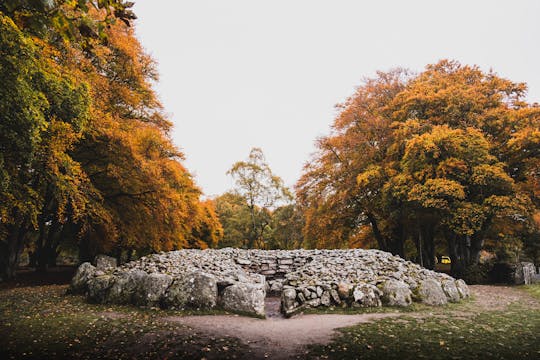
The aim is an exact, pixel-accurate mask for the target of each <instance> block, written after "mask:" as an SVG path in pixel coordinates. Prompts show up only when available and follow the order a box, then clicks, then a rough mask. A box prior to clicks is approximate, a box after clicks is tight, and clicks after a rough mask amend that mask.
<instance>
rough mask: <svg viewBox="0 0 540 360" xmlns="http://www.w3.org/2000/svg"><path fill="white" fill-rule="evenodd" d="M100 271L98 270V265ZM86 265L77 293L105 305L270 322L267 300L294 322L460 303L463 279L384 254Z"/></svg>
mask: <svg viewBox="0 0 540 360" xmlns="http://www.w3.org/2000/svg"><path fill="white" fill-rule="evenodd" d="M94 265H95V266H94ZM94 265H92V264H90V263H84V264H82V265H81V266H80V267H79V268H78V269H77V272H76V274H75V276H74V277H73V279H72V283H71V286H70V291H71V292H72V293H82V294H85V295H86V297H87V299H88V301H90V302H97V303H113V304H135V305H139V306H154V307H156V306H159V307H163V308H173V309H186V308H192V309H213V308H221V309H224V310H227V311H231V312H235V313H239V314H246V315H254V316H259V317H264V316H265V309H264V307H265V301H264V299H265V297H266V294H274V295H280V296H281V311H282V312H283V314H284V315H285V316H291V315H293V314H295V313H297V312H299V311H302V310H303V309H305V308H316V307H321V306H322V307H331V306H341V307H378V306H382V305H386V306H409V305H410V304H411V303H412V302H413V301H416V302H421V303H424V304H428V305H444V304H446V303H447V302H458V301H460V300H461V299H463V298H467V297H468V296H469V289H468V287H467V285H466V284H465V282H464V281H463V280H455V279H454V278H452V277H451V276H449V275H446V274H443V273H437V272H434V271H431V270H427V269H425V268H422V267H421V266H419V265H417V264H414V263H412V262H410V261H405V260H403V259H402V258H400V257H398V256H394V255H392V254H390V253H387V252H383V251H379V250H363V249H352V250H242V249H232V248H226V249H220V250H210V249H208V250H179V251H171V252H166V253H159V254H152V255H149V256H145V257H143V258H140V259H139V260H136V261H132V262H129V263H127V264H124V265H122V266H120V267H117V266H116V261H115V259H113V258H108V257H106V256H99V257H97V258H96V260H95V264H94Z"/></svg>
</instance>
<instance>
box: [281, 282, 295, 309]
mask: <svg viewBox="0 0 540 360" xmlns="http://www.w3.org/2000/svg"><path fill="white" fill-rule="evenodd" d="M295 303H296V290H294V289H293V288H285V289H283V292H282V293H281V311H282V312H283V313H284V314H285V315H290V314H291V313H292V312H293V311H294V309H295V307H296V306H295Z"/></svg>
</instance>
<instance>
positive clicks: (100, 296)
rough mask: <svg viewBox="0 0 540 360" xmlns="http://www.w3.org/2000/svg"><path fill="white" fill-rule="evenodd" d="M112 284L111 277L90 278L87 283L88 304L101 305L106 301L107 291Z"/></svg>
mask: <svg viewBox="0 0 540 360" xmlns="http://www.w3.org/2000/svg"><path fill="white" fill-rule="evenodd" d="M111 284H112V276H111V275H102V276H96V277H94V278H91V279H90V280H89V281H88V291H87V292H86V299H87V300H88V301H89V302H95V303H98V304H102V303H104V302H105V300H106V299H107V294H108V290H109V288H110V286H111Z"/></svg>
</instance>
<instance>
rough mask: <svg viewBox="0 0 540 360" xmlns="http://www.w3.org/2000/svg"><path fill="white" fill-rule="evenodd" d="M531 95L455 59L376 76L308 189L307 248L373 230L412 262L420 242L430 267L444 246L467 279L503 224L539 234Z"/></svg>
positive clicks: (342, 117) (323, 147)
mask: <svg viewBox="0 0 540 360" xmlns="http://www.w3.org/2000/svg"><path fill="white" fill-rule="evenodd" d="M525 90H526V87H525V85H524V84H516V83H513V82H511V81H509V80H505V79H502V78H500V77H498V76H496V75H495V74H494V73H484V72H482V71H481V70H479V69H478V68H477V67H469V66H462V65H460V64H459V63H457V62H452V61H446V60H443V61H441V62H439V63H438V64H435V65H429V66H427V68H426V70H425V71H424V72H422V73H420V74H418V75H411V74H409V73H407V72H406V71H403V70H395V71H391V72H389V73H378V77H377V78H375V79H368V80H366V82H365V84H364V85H363V86H361V87H359V88H358V90H357V92H356V94H355V95H354V96H352V97H351V98H350V99H348V100H347V101H346V102H345V103H344V104H343V105H341V106H340V108H341V113H340V114H339V116H338V117H337V118H336V120H335V122H334V125H333V129H332V133H331V134H330V135H329V136H327V137H324V138H321V139H320V140H318V143H317V144H318V147H319V151H318V153H317V154H316V155H315V157H314V159H313V160H312V161H310V163H309V164H308V165H307V166H306V168H305V172H304V174H303V176H302V178H301V179H300V181H299V182H298V184H297V195H298V198H299V199H300V203H301V205H302V206H303V207H304V211H305V213H306V227H305V228H304V233H305V235H306V237H307V238H308V242H309V241H310V242H311V244H312V246H330V247H339V246H343V245H344V244H345V245H346V244H348V243H349V244H350V243H351V240H354V239H356V238H358V237H360V238H363V239H365V235H366V234H365V229H366V226H369V228H370V229H371V233H372V236H373V238H374V239H375V240H376V242H377V244H378V247H379V248H381V249H383V250H386V251H391V252H393V253H395V254H399V255H401V256H404V255H405V248H406V246H405V245H406V242H408V241H411V242H412V243H413V244H415V247H416V249H417V258H418V259H422V262H424V265H426V266H428V267H432V266H433V257H434V252H435V248H436V247H439V248H441V245H442V244H445V246H446V247H447V249H448V251H449V253H450V256H451V257H452V266H453V270H454V272H456V273H459V272H461V271H463V268H464V267H466V266H470V265H473V264H475V263H476V262H477V261H478V254H479V251H480V249H482V248H483V246H484V245H485V243H486V241H488V240H491V237H493V229H494V228H495V227H496V226H501V224H509V226H506V228H507V229H509V228H511V229H515V231H516V232H521V233H523V232H530V231H534V230H533V229H534V222H533V221H531V218H532V214H534V213H535V211H536V210H535V209H537V206H538V205H537V201H538V196H537V193H535V191H536V190H537V189H538V181H537V177H536V176H535V175H534V174H535V169H538V154H537V151H536V147H535V136H534V134H535V131H537V129H538V120H539V118H540V109H539V108H538V107H537V106H536V105H530V104H528V103H526V102H524V101H523V96H524V94H525ZM518 149H520V150H518ZM516 150H517V152H516ZM510 224H512V226H510ZM518 229H519V230H518ZM353 242H354V241H353Z"/></svg>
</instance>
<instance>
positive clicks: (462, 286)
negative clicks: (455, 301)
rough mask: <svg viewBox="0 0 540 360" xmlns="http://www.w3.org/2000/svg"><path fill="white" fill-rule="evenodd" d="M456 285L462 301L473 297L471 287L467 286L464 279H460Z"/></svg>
mask: <svg viewBox="0 0 540 360" xmlns="http://www.w3.org/2000/svg"><path fill="white" fill-rule="evenodd" d="M455 284H456V288H457V289H458V292H459V296H460V297H461V298H462V299H466V298H468V297H469V296H471V293H470V291H469V287H468V286H467V284H466V283H465V281H463V280H462V279H459V280H456V282H455Z"/></svg>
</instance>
